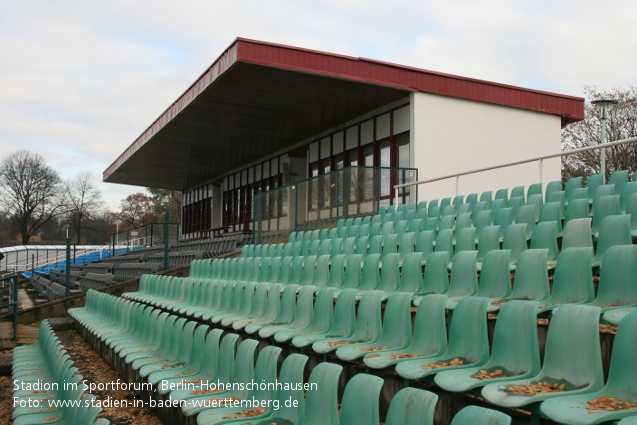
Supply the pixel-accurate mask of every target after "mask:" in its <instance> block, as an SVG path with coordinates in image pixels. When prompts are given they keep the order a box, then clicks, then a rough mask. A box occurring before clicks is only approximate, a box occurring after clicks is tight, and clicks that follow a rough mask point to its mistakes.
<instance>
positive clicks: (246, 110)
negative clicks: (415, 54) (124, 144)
mask: <svg viewBox="0 0 637 425" xmlns="http://www.w3.org/2000/svg"><path fill="white" fill-rule="evenodd" d="M413 91H420V92H427V93H435V94H440V95H444V96H451V97H457V98H462V99H469V100H476V101H480V102H487V103H492V104H497V105H503V106H510V107H515V108H521V109H527V110H532V111H538V112H544V113H549V114H553V115H558V116H560V117H561V119H562V125H565V124H567V123H570V122H575V121H579V120H581V119H583V118H584V99H582V98H578V97H572V96H565V95H560V94H555V93H547V92H540V91H534V90H528V89H524V88H520V87H515V86H508V85H504V84H498V83H493V82H487V81H481V80H475V79H470V78H465V77H458V76H454V75H448V74H442V73H436V72H432V71H426V70H422V69H416V68H410V67H406V66H401V65H396V64H391V63H385V62H379V61H374V60H370V59H364V58H354V57H349V56H341V55H335V54H331V53H324V52H317V51H312V50H306V49H300V48H296V47H290V46H283V45H278V44H271V43H264V42H260V41H254V40H246V39H242V38H238V39H237V40H235V41H234V42H233V43H232V45H231V46H230V47H229V48H228V49H227V50H226V51H225V52H224V53H223V54H222V55H221V56H220V57H219V58H218V59H217V60H216V61H215V62H214V63H213V64H212V66H211V67H210V68H209V69H208V70H207V71H206V72H205V73H204V74H203V75H202V76H201V77H200V78H199V79H197V81H195V83H194V84H193V85H192V86H190V87H189V88H188V89H187V90H186V92H185V93H184V94H183V95H181V96H180V97H179V99H177V101H176V102H174V103H173V104H172V105H171V106H170V107H169V108H168V109H167V110H166V111H165V112H164V113H163V114H162V115H161V116H160V117H159V118H158V119H157V120H156V121H155V122H154V123H153V124H152V125H151V126H150V127H149V128H148V129H147V130H146V131H145V132H144V133H143V134H142V135H141V136H140V137H139V138H138V139H137V140H135V142H133V144H132V145H130V146H129V147H128V149H126V151H124V153H123V154H121V155H120V157H119V158H117V160H115V162H113V164H111V165H110V166H109V167H108V169H107V170H106V171H104V175H103V178H104V181H106V182H111V183H123V184H130V185H136V186H148V187H156V188H163V189H172V190H183V189H186V188H189V187H193V186H195V185H198V184H201V183H204V182H206V181H209V180H211V179H213V178H216V177H218V176H221V175H223V174H224V173H227V172H230V171H232V170H233V169H236V168H237V167H239V166H241V165H243V164H246V163H249V162H253V161H256V160H258V159H259V158H262V157H264V156H267V155H269V154H271V153H272V152H276V151H278V150H281V149H284V148H286V147H288V146H291V145H293V144H295V143H298V142H300V141H302V140H304V139H306V138H308V137H311V136H312V135H315V134H318V133H320V132H322V131H324V130H326V129H329V128H331V127H333V126H335V125H339V124H341V123H344V122H346V121H348V120H350V119H352V118H355V117H357V116H360V115H362V114H364V113H366V112H368V111H370V110H373V109H375V108H378V107H381V106H383V105H387V104H389V103H391V102H393V101H396V100H399V99H402V98H404V97H406V96H408V95H409V93H410V92H413Z"/></svg>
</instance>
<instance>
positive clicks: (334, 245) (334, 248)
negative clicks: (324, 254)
mask: <svg viewBox="0 0 637 425" xmlns="http://www.w3.org/2000/svg"><path fill="white" fill-rule="evenodd" d="M330 240H331V241H332V242H331V245H330V256H331V257H332V258H333V257H334V256H335V255H339V254H342V253H343V240H344V239H343V238H335V239H330Z"/></svg>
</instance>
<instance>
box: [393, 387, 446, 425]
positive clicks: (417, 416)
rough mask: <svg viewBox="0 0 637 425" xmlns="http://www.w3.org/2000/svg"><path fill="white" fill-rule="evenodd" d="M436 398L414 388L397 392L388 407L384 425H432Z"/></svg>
mask: <svg viewBox="0 0 637 425" xmlns="http://www.w3.org/2000/svg"><path fill="white" fill-rule="evenodd" d="M437 402H438V396H437V395H436V394H434V393H432V392H429V391H425V390H420V389H416V388H409V387H407V388H403V389H402V390H400V391H398V392H397V393H396V395H395V396H394V398H393V399H392V401H391V404H390V405H389V410H388V411H387V419H386V421H385V424H386V425H433V423H434V422H433V421H434V411H435V410H436V403H437Z"/></svg>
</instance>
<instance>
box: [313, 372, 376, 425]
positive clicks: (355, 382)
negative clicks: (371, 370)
mask: <svg viewBox="0 0 637 425" xmlns="http://www.w3.org/2000/svg"><path fill="white" fill-rule="evenodd" d="M384 382H385V381H384V380H383V378H380V377H378V376H373V375H368V374H366V373H359V374H357V375H354V377H353V378H351V379H350V380H349V382H348V383H347V386H346V387H345V391H344V392H343V399H342V400H341V417H340V423H341V424H348V425H350V424H351V425H379V423H380V419H379V412H378V408H379V397H380V390H381V388H382V387H383V384H384ZM324 423H325V424H327V422H324ZM338 424H339V422H335V423H333V425H338Z"/></svg>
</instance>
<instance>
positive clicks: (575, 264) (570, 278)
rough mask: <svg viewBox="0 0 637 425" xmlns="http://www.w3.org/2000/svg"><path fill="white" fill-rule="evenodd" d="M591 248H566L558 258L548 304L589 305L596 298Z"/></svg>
mask: <svg viewBox="0 0 637 425" xmlns="http://www.w3.org/2000/svg"><path fill="white" fill-rule="evenodd" d="M592 257H593V250H592V249H591V248H566V249H563V250H562V252H560V255H559V256H558V257H557V265H556V266H555V274H554V275H553V291H552V292H551V296H550V297H549V299H548V300H547V304H550V305H554V304H575V303H589V302H591V301H593V299H594V298H595V289H594V287H593V269H592V267H591V261H592Z"/></svg>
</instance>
